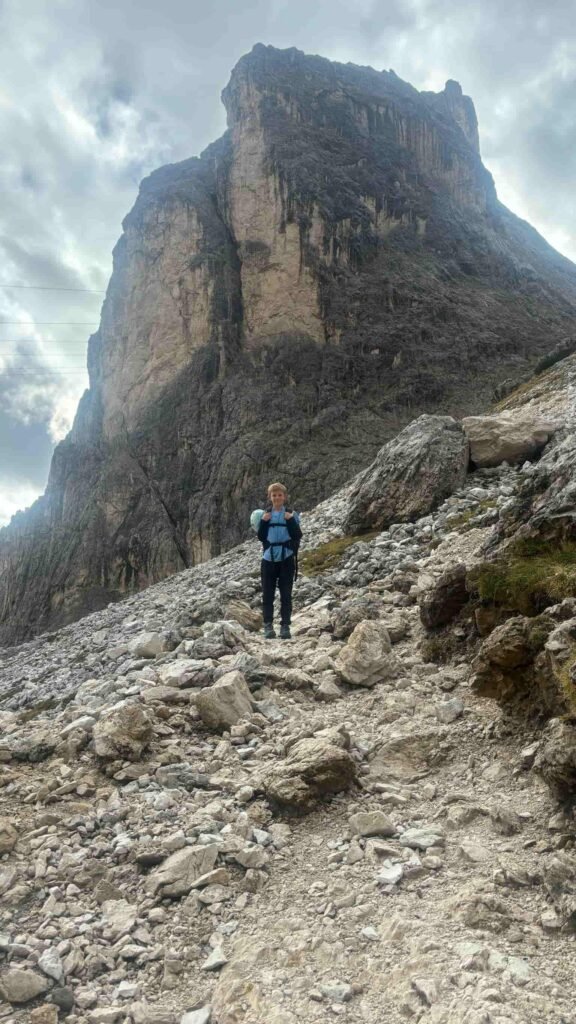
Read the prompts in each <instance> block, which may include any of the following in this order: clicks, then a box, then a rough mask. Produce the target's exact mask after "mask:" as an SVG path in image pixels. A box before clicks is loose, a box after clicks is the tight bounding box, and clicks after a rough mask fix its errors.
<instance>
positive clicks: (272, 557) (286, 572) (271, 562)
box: [250, 483, 302, 640]
mask: <svg viewBox="0 0 576 1024" xmlns="http://www.w3.org/2000/svg"><path fill="white" fill-rule="evenodd" d="M287 504H288V491H287V490H286V488H285V486H284V484H280V483H274V484H270V486H269V488H268V506H267V508H266V511H265V512H262V510H261V509H257V510H256V511H255V512H253V513H252V515H251V517H250V522H251V524H252V526H253V527H254V529H256V530H257V533H258V540H260V541H262V546H263V552H262V564H261V577H262V612H263V618H264V636H265V637H266V639H267V640H272V639H274V637H275V636H276V633H275V632H274V625H273V620H274V596H275V593H276V584H278V589H279V590H280V638H281V639H282V640H289V639H290V636H291V634H290V620H291V617H292V586H293V583H294V580H295V578H296V573H297V556H298V546H299V544H300V540H301V538H302V530H301V529H300V517H299V515H298V513H297V512H293V511H291V510H289V509H288V508H287Z"/></svg>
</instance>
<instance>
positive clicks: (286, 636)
mask: <svg viewBox="0 0 576 1024" xmlns="http://www.w3.org/2000/svg"><path fill="white" fill-rule="evenodd" d="M280 639H281V640H291V639H292V633H291V632H290V626H280Z"/></svg>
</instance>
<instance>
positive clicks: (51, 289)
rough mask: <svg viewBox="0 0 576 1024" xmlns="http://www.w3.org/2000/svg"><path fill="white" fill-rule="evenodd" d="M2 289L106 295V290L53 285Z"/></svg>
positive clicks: (24, 285) (29, 285) (5, 285)
mask: <svg viewBox="0 0 576 1024" xmlns="http://www.w3.org/2000/svg"><path fill="white" fill-rule="evenodd" d="M0 288H26V289H31V290H33V291H37V292H89V293H90V294H91V295H105V294H106V289H105V288H62V287H60V285H53V284H2V283H0Z"/></svg>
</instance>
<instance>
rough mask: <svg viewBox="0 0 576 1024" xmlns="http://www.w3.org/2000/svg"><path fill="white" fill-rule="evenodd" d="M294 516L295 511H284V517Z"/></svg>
mask: <svg viewBox="0 0 576 1024" xmlns="http://www.w3.org/2000/svg"><path fill="white" fill-rule="evenodd" d="M293 518H294V513H293V512H285V513H284V519H293Z"/></svg>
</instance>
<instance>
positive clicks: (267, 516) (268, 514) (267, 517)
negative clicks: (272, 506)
mask: <svg viewBox="0 0 576 1024" xmlns="http://www.w3.org/2000/svg"><path fill="white" fill-rule="evenodd" d="M271 518H272V513H271V512H265V513H264V515H263V516H262V519H263V520H264V522H265V523H269V522H270V520H271Z"/></svg>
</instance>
